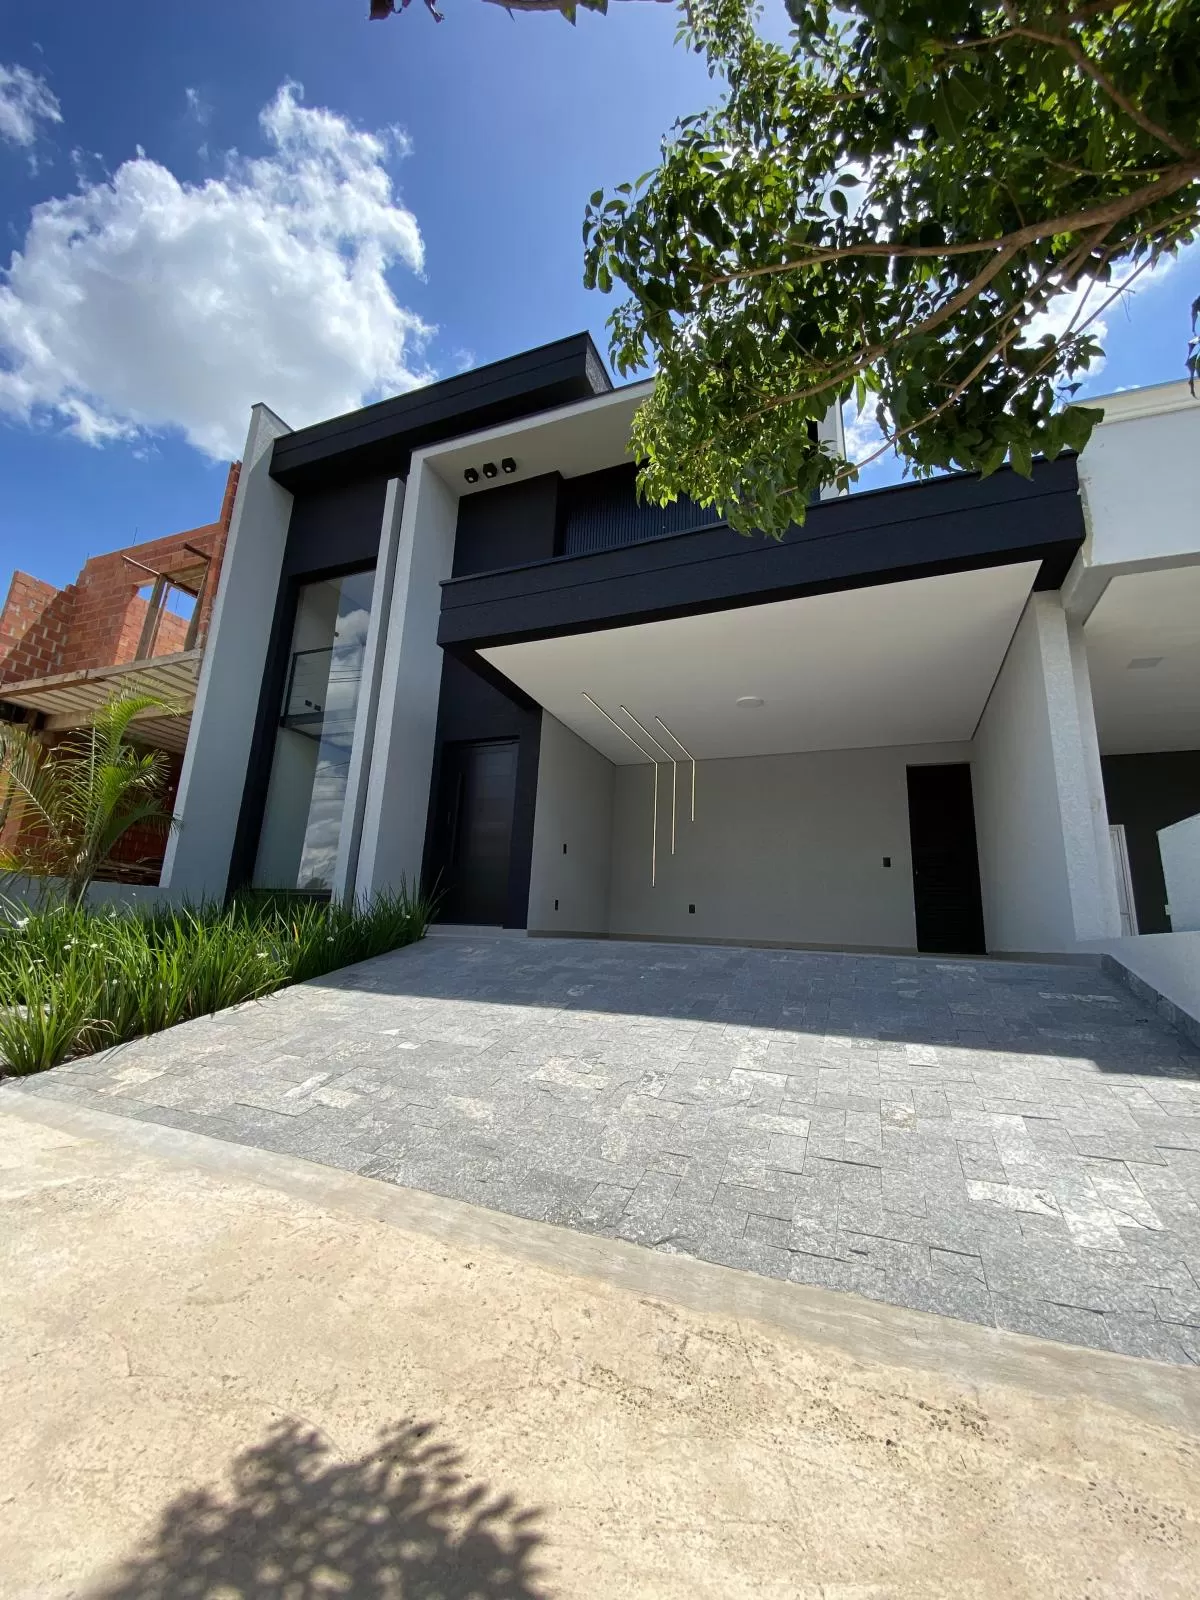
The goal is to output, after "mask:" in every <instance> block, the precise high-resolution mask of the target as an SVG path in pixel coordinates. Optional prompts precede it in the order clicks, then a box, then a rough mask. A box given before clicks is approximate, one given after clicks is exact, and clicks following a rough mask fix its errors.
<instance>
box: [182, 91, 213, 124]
mask: <svg viewBox="0 0 1200 1600" xmlns="http://www.w3.org/2000/svg"><path fill="white" fill-rule="evenodd" d="M183 95H184V99H185V100H186V101H187V109H188V116H189V117H191V118H192V120H193V121H194V122H198V123H199V124H200V126H201V127H202V128H206V127H207V126H208V124H209V123H210V122H211V121H212V111H213V108H212V106H210V105H209V103H208V101H207V100H206V99H205V98H204V96H203V95H202V94H201V93H200V91H199V89H193V88H190V87H189V88H187V89H185V90H184V91H183Z"/></svg>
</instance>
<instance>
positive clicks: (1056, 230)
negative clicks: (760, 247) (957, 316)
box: [700, 157, 1200, 289]
mask: <svg viewBox="0 0 1200 1600" xmlns="http://www.w3.org/2000/svg"><path fill="white" fill-rule="evenodd" d="M1197 178H1200V158H1197V157H1193V158H1191V159H1189V160H1187V161H1181V162H1179V163H1177V164H1176V165H1175V166H1172V167H1164V168H1163V170H1162V172H1161V173H1160V174H1159V176H1158V178H1157V179H1156V180H1155V181H1154V182H1152V183H1148V184H1144V185H1143V186H1142V187H1141V188H1140V189H1135V190H1133V191H1132V193H1130V194H1127V195H1122V196H1121V197H1120V198H1119V199H1116V200H1108V201H1105V203H1104V204H1103V205H1099V206H1092V207H1091V208H1090V209H1089V210H1087V211H1077V212H1076V213H1075V214H1074V215H1073V216H1071V215H1068V216H1061V217H1048V218H1046V220H1045V221H1043V222H1031V223H1029V224H1028V225H1027V226H1026V227H1024V228H1017V229H1015V230H1014V231H1013V232H1012V233H1006V234H1004V235H1002V236H1001V237H1000V238H998V239H977V240H974V241H973V242H972V243H970V244H966V243H964V244H896V243H879V244H876V243H872V242H869V241H867V240H863V241H862V242H861V243H859V244H852V245H840V246H838V248H836V249H833V250H816V251H814V252H813V253H812V255H809V256H800V257H797V258H796V259H795V260H792V261H781V262H777V263H775V264H774V265H771V264H769V263H768V264H764V265H763V266H758V267H739V268H738V270H737V271H736V272H727V273H723V274H722V275H721V276H720V277H717V278H706V279H705V280H704V282H703V283H702V284H701V286H700V287H701V288H705V289H718V288H720V287H721V285H722V284H726V283H736V282H738V281H739V280H741V279H744V278H763V277H770V276H773V275H775V276H777V275H779V274H780V273H784V272H799V271H800V270H801V269H802V268H804V267H818V266H823V265H824V264H825V263H826V262H828V261H846V260H851V259H854V258H856V257H859V256H886V257H888V258H892V259H896V260H899V259H901V258H909V257H916V256H962V255H982V254H983V253H984V252H985V251H988V250H1006V249H1008V248H1009V247H1010V246H1011V247H1013V248H1014V249H1016V250H1021V249H1024V247H1025V246H1026V245H1030V244H1036V243H1037V242H1038V240H1039V239H1052V238H1054V236H1055V235H1056V234H1060V233H1082V232H1084V231H1085V230H1087V229H1089V228H1095V227H1098V226H1100V225H1101V224H1103V223H1107V224H1109V225H1111V224H1112V223H1115V222H1121V221H1123V220H1124V219H1125V218H1126V217H1128V216H1131V215H1132V214H1133V212H1135V211H1140V210H1142V208H1143V207H1145V206H1148V205H1153V203H1154V201H1155V200H1158V199H1160V198H1162V197H1163V196H1165V195H1169V194H1174V193H1176V191H1177V190H1179V189H1184V188H1186V187H1187V185H1188V184H1189V183H1193V182H1194V181H1195V180H1196V179H1197Z"/></svg>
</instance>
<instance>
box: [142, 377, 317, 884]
mask: <svg viewBox="0 0 1200 1600" xmlns="http://www.w3.org/2000/svg"><path fill="white" fill-rule="evenodd" d="M290 432H291V429H290V428H289V427H288V425H287V423H286V422H282V421H280V419H279V418H278V417H277V416H276V415H275V413H274V412H273V411H271V410H269V409H268V408H267V407H266V406H264V405H256V406H255V407H254V408H253V410H252V411H251V413H250V431H249V433H248V435H247V437H246V449H245V453H244V455H243V458H242V473H241V477H240V479H239V480H238V487H237V495H236V497H235V499H234V505H233V516H232V518H231V520H230V524H229V538H228V540H227V542H226V546H225V559H224V561H223V563H222V566H221V582H220V585H219V586H218V589H217V598H216V603H215V604H214V606H213V614H212V624H211V627H210V628H209V634H208V645H207V648H206V649H205V652H204V660H203V662H202V664H201V667H200V681H199V684H198V685H197V688H196V704H195V708H194V710H193V712H192V724H191V730H190V732H189V734H188V742H187V750H186V752H185V754H184V758H183V770H182V773H181V775H180V779H179V794H178V797H177V799H176V802H175V814H176V816H177V818H178V819H179V824H178V826H177V827H176V828H175V829H174V830H173V831H172V834H171V837H170V839H169V841H168V843H167V850H166V857H165V860H164V862H163V870H162V880H161V881H162V885H163V887H164V888H166V889H169V890H170V891H171V894H172V897H173V898H177V899H183V898H186V899H190V900H202V899H219V898H221V897H223V896H224V894H225V891H226V888H227V887H228V883H229V867H230V862H231V860H232V856H233V841H234V835H235V833H236V831H237V823H238V815H239V813H240V811H241V806H242V792H243V790H244V788H245V783H246V768H247V765H248V763H249V760H250V745H251V742H252V740H253V737H254V724H255V720H256V717H257V714H258V699H259V692H260V689H261V686H262V679H263V672H264V670H265V668H266V662H267V647H268V644H269V641H270V635H271V624H272V622H273V620H274V616H275V603H276V599H277V597H278V594H279V579H280V572H281V570H282V567H283V555H284V549H285V546H286V544H287V531H288V523H289V522H290V520H291V515H292V497H291V495H290V494H289V493H288V492H287V490H286V489H284V488H281V486H280V485H279V484H277V483H276V482H275V480H274V479H273V478H272V477H271V475H270V468H271V451H272V449H273V447H274V444H275V441H276V439H278V438H280V437H281V436H282V435H283V434H285V433H290Z"/></svg>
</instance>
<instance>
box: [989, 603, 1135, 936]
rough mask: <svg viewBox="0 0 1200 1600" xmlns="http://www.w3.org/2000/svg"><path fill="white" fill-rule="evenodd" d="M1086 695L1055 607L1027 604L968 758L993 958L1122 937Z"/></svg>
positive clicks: (1082, 668) (1081, 669) (1077, 656)
mask: <svg viewBox="0 0 1200 1600" xmlns="http://www.w3.org/2000/svg"><path fill="white" fill-rule="evenodd" d="M1086 692H1087V685H1086V660H1082V665H1081V651H1080V650H1079V649H1078V647H1077V646H1076V647H1075V648H1073V646H1072V641H1071V638H1070V636H1069V634H1068V629H1067V620H1066V616H1065V615H1064V613H1063V609H1062V606H1061V604H1060V602H1059V599H1058V596H1057V595H1054V594H1035V595H1031V596H1030V600H1029V603H1028V605H1027V606H1026V608H1025V611H1024V613H1023V615H1022V617H1021V621H1020V623H1019V624H1018V626H1017V630H1016V633H1015V634H1014V636H1013V640H1012V644H1011V645H1010V647H1009V651H1008V655H1007V657H1006V658H1005V661H1004V665H1003V666H1002V667H1001V669H1000V673H999V676H998V677H997V679H996V683H995V686H994V687H993V689H992V694H991V698H990V699H989V701H988V704H987V707H986V709H985V710H984V713H983V716H982V718H981V719H980V723H979V727H978V729H977V730H976V735H975V741H974V752H973V756H972V768H973V779H974V788H975V825H976V833H977V837H978V842H979V874H980V881H981V884H982V888H983V915H984V926H985V930H986V934H987V944H988V949H989V950H996V951H1011V952H1024V953H1037V952H1046V953H1054V952H1060V951H1069V950H1073V949H1074V948H1075V947H1076V944H1077V942H1078V941H1079V940H1082V939H1104V938H1112V937H1116V936H1118V935H1119V933H1120V916H1119V912H1118V909H1117V896H1116V879H1115V875H1114V872H1113V866H1112V854H1111V850H1110V849H1109V846H1108V836H1107V818H1106V815H1105V813H1104V809H1103V805H1104V802H1103V793H1102V790H1101V789H1100V777H1099V774H1100V764H1099V754H1098V751H1097V749H1096V732H1095V724H1094V721H1093V719H1092V716H1091V707H1090V701H1088V700H1087V699H1086V698H1085V696H1086Z"/></svg>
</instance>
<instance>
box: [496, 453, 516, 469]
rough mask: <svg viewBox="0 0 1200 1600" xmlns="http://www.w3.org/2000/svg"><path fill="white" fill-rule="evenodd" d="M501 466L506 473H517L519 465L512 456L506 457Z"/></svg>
mask: <svg viewBox="0 0 1200 1600" xmlns="http://www.w3.org/2000/svg"><path fill="white" fill-rule="evenodd" d="M500 466H501V468H502V469H503V470H504V471H505V472H515V471H516V470H517V463H516V462H515V461H514V460H513V458H512V457H511V456H505V458H504V460H503V461H502V462H501V463H500Z"/></svg>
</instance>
